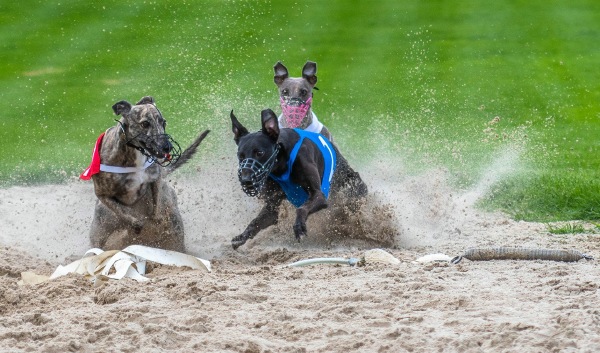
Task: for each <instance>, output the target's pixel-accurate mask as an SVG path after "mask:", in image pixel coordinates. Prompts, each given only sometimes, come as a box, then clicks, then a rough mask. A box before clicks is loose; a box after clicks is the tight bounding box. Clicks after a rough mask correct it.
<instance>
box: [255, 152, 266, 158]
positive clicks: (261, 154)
mask: <svg viewBox="0 0 600 353" xmlns="http://www.w3.org/2000/svg"><path fill="white" fill-rule="evenodd" d="M264 155H265V151H256V157H259V158H260V157H262V156H264Z"/></svg>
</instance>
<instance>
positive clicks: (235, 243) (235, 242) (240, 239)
mask: <svg viewBox="0 0 600 353" xmlns="http://www.w3.org/2000/svg"><path fill="white" fill-rule="evenodd" d="M246 241H248V238H247V237H245V236H244V234H240V235H238V236H237V237H233V239H231V246H232V247H233V250H236V249H237V248H239V247H240V246H242V245H244V244H246Z"/></svg>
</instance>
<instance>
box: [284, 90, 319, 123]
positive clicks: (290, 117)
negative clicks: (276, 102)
mask: <svg viewBox="0 0 600 353" xmlns="http://www.w3.org/2000/svg"><path fill="white" fill-rule="evenodd" d="M280 103H281V110H282V112H283V116H284V118H285V121H286V124H287V127H289V128H292V129H295V128H297V127H299V126H300V125H302V120H303V119H304V118H305V117H306V114H307V113H308V110H309V109H310V106H311V104H312V97H310V98H308V99H307V100H306V101H304V100H302V99H300V98H284V97H280Z"/></svg>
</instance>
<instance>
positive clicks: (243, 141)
mask: <svg viewBox="0 0 600 353" xmlns="http://www.w3.org/2000/svg"><path fill="white" fill-rule="evenodd" d="M261 121H262V130H261V131H258V132H255V133H249V132H248V130H247V129H246V128H245V127H244V126H243V125H242V124H240V122H239V121H238V120H237V118H236V117H235V115H233V112H232V113H231V122H232V131H233V134H234V141H235V142H236V144H237V145H238V152H237V154H238V159H239V160H240V163H243V161H244V160H245V159H247V158H252V159H254V160H256V161H257V162H258V163H260V165H262V166H265V165H267V164H268V160H269V158H270V157H271V156H272V155H273V154H274V153H276V154H277V155H276V160H275V162H274V164H273V166H272V169H271V170H270V173H271V174H272V175H276V176H280V175H282V174H284V173H286V172H288V161H289V160H290V155H291V152H292V150H293V149H294V147H295V146H296V143H297V142H298V141H299V140H300V135H299V134H298V132H296V131H294V129H287V128H282V129H280V128H279V125H278V123H277V116H276V115H275V113H274V112H273V111H272V110H271V109H265V110H263V111H262V117H261ZM277 146H279V147H278V148H279V150H277ZM331 147H332V148H333V150H334V151H335V154H336V156H337V166H336V167H335V171H334V173H333V177H332V179H331V189H330V190H331V194H335V193H338V192H340V191H342V190H344V191H345V193H346V194H347V196H348V198H349V201H350V202H354V201H356V200H358V199H362V198H364V197H366V196H367V193H368V189H367V185H366V184H365V183H364V182H363V181H362V179H361V178H360V175H359V174H358V173H357V172H355V171H354V170H353V169H352V168H351V167H350V164H349V163H348V161H347V160H346V159H345V158H344V157H343V156H342V155H341V153H340V152H339V150H338V148H337V147H336V146H335V145H333V144H332V145H331ZM324 164H325V162H324V157H323V154H322V153H321V152H320V151H319V148H318V146H317V145H316V144H315V143H313V142H312V141H311V140H309V139H304V140H303V142H302V144H301V145H300V147H299V149H298V154H297V157H296V159H295V161H294V163H293V166H292V170H291V171H289V172H290V180H291V181H292V182H294V183H295V184H297V185H299V186H300V187H301V188H302V189H303V190H304V191H305V192H306V193H307V194H308V199H307V200H306V201H305V202H304V204H302V205H301V206H300V207H297V208H296V221H295V223H294V234H295V236H296V239H298V240H299V241H300V240H301V239H302V238H303V237H304V236H306V234H307V229H306V220H307V218H308V216H309V215H310V214H312V213H314V212H317V211H319V210H322V209H324V208H326V207H327V206H328V203H327V199H326V197H325V195H324V194H323V192H322V188H321V186H322V184H321V183H322V180H323V176H324V175H325V173H327V171H326V170H325V168H324V166H325V165H324ZM239 178H240V182H241V183H242V185H244V184H245V183H250V184H251V183H253V181H254V178H255V176H254V175H252V173H249V172H248V170H241V171H240V173H239ZM258 196H259V197H260V198H262V199H264V200H265V205H264V207H263V208H262V210H261V211H260V213H259V214H258V216H257V217H256V218H254V219H253V220H252V221H251V222H250V224H249V225H248V226H247V227H246V229H245V230H244V232H243V233H242V234H240V235H238V236H236V237H234V238H233V239H232V240H231V243H232V246H233V248H234V249H236V248H238V247H239V246H241V245H243V244H244V243H246V241H248V240H249V239H252V238H254V236H255V235H256V234H257V233H258V232H260V231H261V230H263V229H265V228H268V227H270V226H272V225H274V224H276V223H277V220H278V217H279V207H280V205H281V203H282V202H283V200H284V199H285V198H286V194H285V192H284V191H283V189H282V187H281V186H280V185H279V184H278V183H277V182H276V181H275V180H273V179H272V178H271V177H268V178H266V180H265V181H264V185H263V186H262V189H261V191H260V193H259V194H258Z"/></svg>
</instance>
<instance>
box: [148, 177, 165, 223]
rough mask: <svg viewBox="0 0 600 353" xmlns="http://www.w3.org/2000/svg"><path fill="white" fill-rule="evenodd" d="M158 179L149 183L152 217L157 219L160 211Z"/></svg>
mask: <svg viewBox="0 0 600 353" xmlns="http://www.w3.org/2000/svg"><path fill="white" fill-rule="evenodd" d="M159 184H160V181H155V182H153V183H152V184H151V185H150V192H152V210H153V212H152V215H153V216H152V218H154V219H158V218H159V217H160V213H161V212H162V210H161V207H160V192H161V190H160V185H159Z"/></svg>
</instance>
